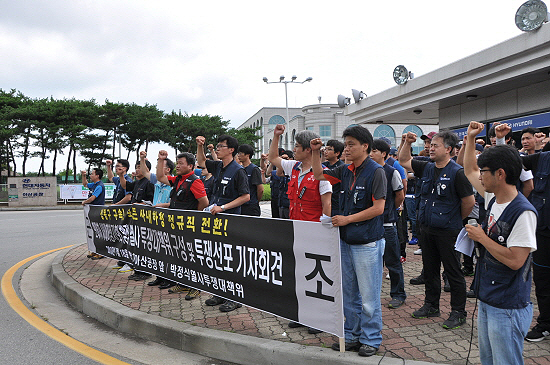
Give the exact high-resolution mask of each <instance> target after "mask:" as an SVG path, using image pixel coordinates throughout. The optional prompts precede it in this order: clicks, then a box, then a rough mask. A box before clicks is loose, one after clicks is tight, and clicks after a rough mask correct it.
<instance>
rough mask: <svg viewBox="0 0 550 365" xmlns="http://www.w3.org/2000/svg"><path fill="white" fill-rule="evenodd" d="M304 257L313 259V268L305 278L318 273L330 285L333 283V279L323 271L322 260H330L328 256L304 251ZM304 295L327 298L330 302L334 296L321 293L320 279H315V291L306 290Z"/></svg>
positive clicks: (308, 278) (310, 277)
mask: <svg viewBox="0 0 550 365" xmlns="http://www.w3.org/2000/svg"><path fill="white" fill-rule="evenodd" d="M306 258H307V259H313V260H315V268H314V269H313V271H312V272H311V273H309V274H308V275H306V280H308V281H309V280H312V279H313V278H315V277H316V276H317V274H319V275H320V276H321V278H322V279H323V280H324V281H325V282H326V283H327V284H328V285H330V286H332V284H333V283H334V281H332V280H330V278H329V277H328V276H327V274H326V273H325V271H324V270H323V265H322V262H323V261H327V262H330V256H325V255H318V254H314V253H308V252H306ZM306 296H308V297H313V298H318V299H322V300H328V301H330V302H334V297H331V296H330V295H326V294H323V282H322V281H321V280H317V291H316V292H311V291H307V290H306Z"/></svg>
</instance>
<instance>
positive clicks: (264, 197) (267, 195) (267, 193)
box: [262, 184, 271, 201]
mask: <svg viewBox="0 0 550 365" xmlns="http://www.w3.org/2000/svg"><path fill="white" fill-rule="evenodd" d="M265 200H268V201H269V200H271V186H269V184H264V195H262V201H265Z"/></svg>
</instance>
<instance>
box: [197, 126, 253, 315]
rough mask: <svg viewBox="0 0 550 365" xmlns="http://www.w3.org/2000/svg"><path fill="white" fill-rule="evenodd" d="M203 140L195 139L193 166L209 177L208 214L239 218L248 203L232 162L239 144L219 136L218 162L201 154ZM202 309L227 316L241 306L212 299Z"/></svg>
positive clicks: (241, 174) (241, 173)
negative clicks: (211, 183) (207, 307)
mask: <svg viewBox="0 0 550 365" xmlns="http://www.w3.org/2000/svg"><path fill="white" fill-rule="evenodd" d="M205 142H206V139H205V138H204V137H203V136H198V137H197V164H198V166H206V169H207V170H208V171H209V172H210V173H211V174H212V176H213V178H214V179H215V180H214V187H213V190H212V199H211V201H210V204H215V205H214V206H213V207H212V209H211V210H210V213H212V214H218V213H226V214H241V205H243V204H244V203H246V202H247V201H249V200H250V190H249V188H248V176H247V175H246V171H245V170H244V168H243V167H242V166H241V165H239V164H238V163H237V162H235V155H236V154H237V149H238V148H239V142H238V141H237V139H236V138H235V137H231V136H228V135H221V136H219V137H218V144H217V145H216V156H217V157H218V160H219V161H213V160H207V159H206V155H205V154H204V144H205ZM205 304H206V305H210V306H215V305H219V304H221V306H220V311H222V312H231V311H233V310H235V309H237V308H240V307H242V305H241V304H238V303H235V302H233V301H230V300H225V299H223V298H220V297H217V296H213V297H212V298H209V299H207V300H206V301H205Z"/></svg>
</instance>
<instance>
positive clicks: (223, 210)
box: [220, 204, 225, 212]
mask: <svg viewBox="0 0 550 365" xmlns="http://www.w3.org/2000/svg"><path fill="white" fill-rule="evenodd" d="M220 208H222V212H225V204H223V205H222V206H221V207H220Z"/></svg>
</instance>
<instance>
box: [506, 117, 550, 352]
mask: <svg viewBox="0 0 550 365" xmlns="http://www.w3.org/2000/svg"><path fill="white" fill-rule="evenodd" d="M511 130H512V128H511V126H510V125H508V124H501V125H499V126H497V127H496V137H497V140H498V141H499V142H502V139H503V137H504V136H505V135H506V134H507V133H510V131H511ZM548 151H549V146H548V145H547V146H546V147H545V148H544V150H543V151H542V152H541V153H534V154H531V155H527V156H521V159H522V163H523V166H524V167H525V169H527V170H531V171H532V172H533V175H534V177H535V179H534V189H533V191H532V193H531V195H530V197H529V200H530V201H531V203H532V204H533V206H534V207H535V208H536V210H537V213H538V220H537V230H536V242H537V251H535V252H534V253H533V282H534V283H535V295H536V297H537V304H538V309H539V315H538V317H537V322H536V324H535V326H534V327H533V328H532V329H531V331H529V332H528V333H527V335H526V336H525V339H526V340H527V341H529V342H538V341H542V340H544V339H545V338H549V337H550V280H548V278H549V277H550V244H549V242H550V152H548Z"/></svg>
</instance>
